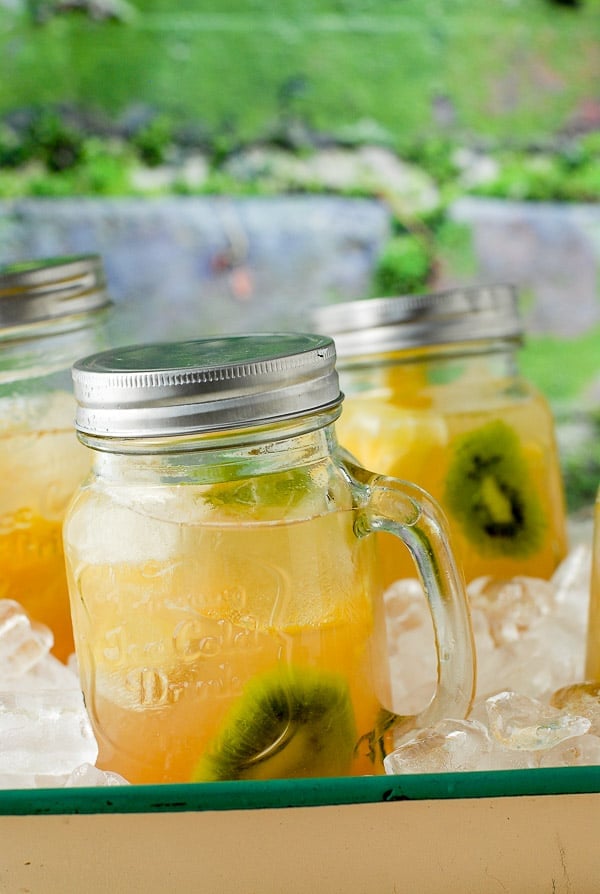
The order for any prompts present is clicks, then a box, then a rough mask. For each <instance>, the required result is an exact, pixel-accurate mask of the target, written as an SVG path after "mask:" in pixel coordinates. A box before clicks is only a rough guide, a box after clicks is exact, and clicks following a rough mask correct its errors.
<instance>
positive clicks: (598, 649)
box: [585, 492, 600, 681]
mask: <svg viewBox="0 0 600 894" xmlns="http://www.w3.org/2000/svg"><path fill="white" fill-rule="evenodd" d="M593 549H594V551H593V556H592V581H591V592H590V608H589V624H588V637H587V650H586V664H585V676H586V679H587V680H595V681H598V680H600V492H599V495H598V497H597V498H596V507H595V513H594V544H593Z"/></svg>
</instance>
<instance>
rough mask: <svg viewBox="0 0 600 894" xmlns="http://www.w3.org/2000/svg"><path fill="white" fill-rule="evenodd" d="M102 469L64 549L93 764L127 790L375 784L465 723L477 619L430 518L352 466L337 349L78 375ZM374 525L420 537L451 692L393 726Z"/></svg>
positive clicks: (205, 355)
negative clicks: (342, 437) (370, 779)
mask: <svg viewBox="0 0 600 894" xmlns="http://www.w3.org/2000/svg"><path fill="white" fill-rule="evenodd" d="M73 377H74V385H75V394H76V397H77V400H78V411H77V419H76V425H77V430H78V433H79V437H80V439H81V440H82V441H83V442H84V443H85V444H86V445H87V446H88V447H90V448H91V449H92V450H93V451H94V454H95V460H94V471H93V473H92V474H91V476H90V477H89V478H88V480H87V481H86V482H85V483H84V484H83V485H82V487H81V488H80V490H79V492H78V494H77V495H76V496H75V497H74V499H73V501H72V504H71V506H70V510H69V513H68V516H67V519H66V521H65V526H64V538H65V550H66V557H67V566H68V575H69V587H70V594H71V604H72V612H73V623H74V629H75V638H76V649H77V656H78V661H79V668H80V674H81V681H82V688H83V690H84V694H85V698H86V705H87V708H88V710H89V713H90V716H91V720H92V724H93V726H94V729H95V733H96V736H97V738H98V742H99V748H100V757H99V765H100V766H103V767H104V768H109V769H112V770H115V771H117V772H119V773H121V774H122V775H123V776H124V777H125V778H126V779H128V780H130V781H132V782H163V781H191V780H223V779H268V778H279V777H301V776H333V775H351V774H369V773H381V772H383V767H382V759H383V757H384V755H385V753H386V749H388V748H389V747H390V745H391V744H392V743H393V741H394V739H395V737H396V739H397V737H398V736H399V735H401V734H402V733H403V732H405V731H406V730H407V729H409V728H412V727H414V726H415V725H417V724H418V725H427V724H430V723H433V722H435V720H436V719H439V718H441V717H443V716H453V717H459V716H461V717H462V716H465V714H466V713H467V712H468V710H469V707H470V703H471V699H472V694H473V687H474V661H473V652H472V638H471V630H470V622H469V614H468V607H467V604H466V599H465V595H464V590H463V585H462V581H461V577H460V574H459V573H458V572H457V569H456V566H455V564H454V561H453V558H452V554H451V551H450V548H449V545H448V541H447V538H446V532H445V527H444V519H443V517H442V516H441V514H440V513H439V511H438V509H437V506H436V505H435V504H434V503H433V502H432V501H431V500H430V499H429V497H428V495H427V494H425V493H424V492H423V491H421V490H420V489H419V488H417V487H414V486H412V485H410V484H408V483H406V482H400V481H397V480H395V479H392V478H386V477H384V476H380V475H377V474H375V473H373V472H370V471H367V470H365V469H363V468H361V467H359V466H357V465H354V464H353V463H350V462H348V461H347V460H346V459H345V457H344V456H343V455H342V453H341V452H340V451H339V449H338V446H337V442H336V437H335V429H334V422H335V420H336V418H337V416H338V415H339V412H340V406H341V401H342V395H341V393H340V390H339V385H338V377H337V373H336V370H335V349H334V345H333V342H332V341H331V339H328V338H324V337H321V336H315V335H308V334H294V333H289V334H264V335H252V336H232V337H227V338H213V339H202V340H195V341H187V342H180V343H173V344H153V345H144V346H130V347H124V348H120V349H118V350H114V351H108V352H103V353H100V354H96V355H93V356H91V357H88V358H86V359H83V360H81V361H80V362H78V363H76V364H75V366H74V370H73ZM377 530H386V531H390V532H392V533H393V534H395V535H397V537H399V538H401V540H402V541H403V542H404V543H405V544H406V545H407V546H408V548H409V550H410V552H411V554H412V556H413V558H414V561H415V565H416V568H417V569H418V573H419V574H420V576H421V578H422V580H423V582H424V588H425V591H426V594H427V598H428V600H429V604H430V608H431V614H432V618H433V623H434V626H435V631H436V648H437V653H438V655H437V657H438V671H439V673H438V676H439V679H438V684H437V689H436V692H435V693H434V696H433V699H432V702H431V703H430V705H429V706H428V707H427V708H425V710H424V711H423V713H422V714H421V715H420V716H419V717H410V718H407V717H403V718H401V717H398V716H397V715H395V714H394V711H393V708H394V705H393V697H392V688H393V685H392V684H393V681H392V680H391V679H390V670H389V667H388V660H387V640H386V637H387V634H386V626H385V617H384V611H383V603H382V599H381V595H382V593H381V586H380V584H379V582H378V563H377V556H376V538H375V537H373V536H371V535H372V532H374V531H377Z"/></svg>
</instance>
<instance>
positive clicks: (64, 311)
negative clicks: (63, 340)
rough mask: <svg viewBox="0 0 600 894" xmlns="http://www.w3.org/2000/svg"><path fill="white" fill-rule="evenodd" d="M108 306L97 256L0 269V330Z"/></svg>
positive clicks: (104, 283)
mask: <svg viewBox="0 0 600 894" xmlns="http://www.w3.org/2000/svg"><path fill="white" fill-rule="evenodd" d="M110 303H111V302H110V299H109V297H108V293H107V291H106V280H105V276H104V269H103V265H102V260H101V258H100V256H99V255H76V256H74V257H64V258H60V257H59V258H43V259H39V260H33V261H23V262H21V263H17V264H9V265H7V266H3V267H0V329H4V328H11V327H15V326H23V325H28V324H30V323H42V322H46V321H49V320H54V319H57V318H60V317H66V316H75V315H80V314H86V313H89V312H90V311H95V310H99V309H100V308H103V307H108V306H109V305H110Z"/></svg>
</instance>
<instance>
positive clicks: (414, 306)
mask: <svg viewBox="0 0 600 894" xmlns="http://www.w3.org/2000/svg"><path fill="white" fill-rule="evenodd" d="M313 323H314V327H315V329H316V330H317V331H319V332H323V333H326V334H327V335H329V336H331V337H332V338H334V339H335V346H336V350H337V355H338V357H340V358H344V359H346V358H349V357H360V356H366V355H373V354H380V353H385V352H389V351H400V350H405V349H408V348H419V347H424V346H427V345H441V344H451V343H453V342H463V341H478V340H482V339H483V340H485V339H495V338H499V339H500V338H502V339H516V340H518V339H520V338H521V337H522V335H523V325H522V322H521V320H520V317H519V311H518V305H517V293H516V290H515V289H514V288H513V287H512V286H510V285H489V286H471V287H464V288H455V289H448V290H447V291H444V292H431V293H429V294H425V295H401V296H398V297H394V298H372V299H365V300H362V301H349V302H345V303H343V304H333V305H330V306H329V307H322V308H320V309H319V310H317V311H316V313H315V316H314V320H313Z"/></svg>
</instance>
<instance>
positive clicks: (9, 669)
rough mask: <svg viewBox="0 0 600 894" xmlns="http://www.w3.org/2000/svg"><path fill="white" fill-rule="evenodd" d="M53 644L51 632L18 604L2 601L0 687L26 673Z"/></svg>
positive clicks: (0, 613) (0, 603)
mask: <svg viewBox="0 0 600 894" xmlns="http://www.w3.org/2000/svg"><path fill="white" fill-rule="evenodd" d="M53 643H54V636H53V635H52V632H51V631H50V630H49V629H48V628H47V627H45V626H44V625H43V624H38V623H36V622H32V621H30V619H29V617H28V615H27V613H26V611H25V609H24V608H22V606H20V605H19V603H18V602H15V601H14V600H13V599H0V688H2V687H3V685H4V683H5V682H6V681H8V680H14V678H16V677H19V676H21V675H22V674H25V673H27V671H28V670H29V669H30V668H31V667H33V666H34V665H35V664H36V663H37V662H38V661H40V660H41V659H42V658H43V657H44V656H46V655H47V654H48V652H49V651H50V649H51V648H52V645H53Z"/></svg>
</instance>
